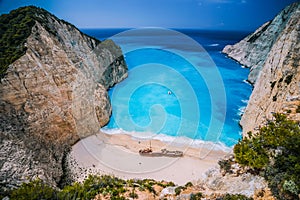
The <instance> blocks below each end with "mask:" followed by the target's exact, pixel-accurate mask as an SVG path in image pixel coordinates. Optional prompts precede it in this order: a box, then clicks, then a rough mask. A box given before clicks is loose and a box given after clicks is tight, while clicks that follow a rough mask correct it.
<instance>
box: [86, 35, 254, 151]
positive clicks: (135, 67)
mask: <svg viewBox="0 0 300 200" xmlns="http://www.w3.org/2000/svg"><path fill="white" fill-rule="evenodd" d="M83 31H84V32H85V33H87V34H89V35H92V36H94V37H96V38H98V39H100V40H103V39H106V38H109V37H112V38H111V39H113V40H114V41H115V42H116V43H117V44H118V45H120V46H121V48H122V50H123V52H124V53H125V59H126V63H127V65H128V68H129V76H128V78H127V79H126V80H124V81H123V82H121V83H119V84H117V85H116V86H115V87H114V88H112V89H111V90H110V91H109V95H110V98H111V101H112V107H113V113H112V117H111V120H110V122H109V124H108V125H107V126H106V127H105V128H104V131H106V132H108V133H119V132H120V130H122V131H123V130H124V131H127V132H128V133H129V134H133V135H135V136H136V137H139V136H140V137H154V136H155V138H160V139H162V140H172V138H176V137H177V138H186V139H193V140H194V143H195V144H196V143H197V142H200V143H201V142H203V141H206V142H214V143H221V144H224V145H225V146H227V147H231V146H232V145H234V144H235V143H236V142H237V141H238V139H239V138H241V129H240V127H239V124H238V122H239V120H240V117H241V114H242V110H243V108H244V107H245V106H246V104H247V100H248V98H249V95H250V93H251V86H250V85H249V84H247V83H246V82H245V81H244V80H245V79H246V78H247V75H248V73H249V71H248V69H245V68H243V67H242V66H240V65H239V64H237V63H236V62H235V61H233V60H231V59H228V58H227V57H226V56H225V55H223V54H222V53H221V50H222V49H223V48H224V46H225V45H227V44H233V43H235V42H237V41H239V40H241V39H242V38H243V37H244V36H246V35H247V33H244V32H226V31H203V30H176V31H178V32H173V31H168V30H162V31H160V30H156V29H154V30H152V29H151V30H138V31H133V32H130V31H129V32H125V33H122V31H125V30H122V29H88V30H83ZM120 32H121V34H120V35H117V36H116V35H115V34H117V33H120ZM193 42H195V43H193ZM200 45H202V47H203V48H202V47H200ZM198 46H199V47H198Z"/></svg>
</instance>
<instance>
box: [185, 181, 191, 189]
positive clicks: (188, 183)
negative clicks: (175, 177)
mask: <svg viewBox="0 0 300 200" xmlns="http://www.w3.org/2000/svg"><path fill="white" fill-rule="evenodd" d="M184 187H186V188H187V187H193V183H192V182H187V183H186V184H185V185H184Z"/></svg>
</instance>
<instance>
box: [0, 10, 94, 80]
mask: <svg viewBox="0 0 300 200" xmlns="http://www.w3.org/2000/svg"><path fill="white" fill-rule="evenodd" d="M49 17H52V18H53V19H56V20H59V19H58V18H57V17H55V16H54V15H52V14H50V13H49V12H47V11H46V10H44V9H42V8H37V7H35V6H26V7H21V8H18V9H16V10H13V11H11V12H10V13H9V14H3V15H1V16H0V80H1V79H2V78H3V77H4V76H5V75H6V71H7V69H8V66H9V65H10V64H12V63H13V62H14V61H16V60H17V59H19V58H20V57H21V56H23V55H24V54H25V53H26V50H27V47H26V45H25V43H26V40H27V38H28V37H29V36H30V34H31V33H32V27H33V26H34V25H35V23H36V21H37V22H39V23H40V24H41V25H42V26H43V27H44V28H45V29H46V30H47V31H48V32H49V33H50V34H52V35H54V36H56V35H57V33H56V32H55V29H54V28H53V24H52V22H49V21H47V20H48V19H47V18H49ZM61 21H63V20H61ZM63 23H65V24H68V25H69V26H71V27H73V28H74V29H76V28H75V27H74V26H73V25H72V24H70V23H67V22H65V21H63ZM82 34H83V33H82ZM93 39H95V38H93ZM95 42H96V45H97V44H99V43H100V41H99V40H97V39H95Z"/></svg>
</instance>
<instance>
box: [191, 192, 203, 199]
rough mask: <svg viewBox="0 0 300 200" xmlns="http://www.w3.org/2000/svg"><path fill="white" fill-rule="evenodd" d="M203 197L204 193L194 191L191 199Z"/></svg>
mask: <svg viewBox="0 0 300 200" xmlns="http://www.w3.org/2000/svg"><path fill="white" fill-rule="evenodd" d="M202 197H203V194H202V193H201V192H198V193H196V194H194V193H192V194H191V197H190V200H200V199H201V198H202Z"/></svg>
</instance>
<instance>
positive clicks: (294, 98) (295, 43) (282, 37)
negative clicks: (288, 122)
mask: <svg viewBox="0 0 300 200" xmlns="http://www.w3.org/2000/svg"><path fill="white" fill-rule="evenodd" d="M299 52H300V3H299V2H296V3H293V4H291V5H290V6H287V7H286V8H285V9H284V10H282V11H281V12H280V13H279V14H278V15H277V16H276V17H275V18H274V19H273V20H272V21H269V22H267V23H265V24H264V25H262V26H261V27H260V28H259V29H257V30H256V31H255V32H254V33H253V34H251V35H249V36H247V37H246V38H245V39H243V40H242V41H240V42H239V43H237V44H235V45H228V46H226V47H225V48H224V49H223V53H225V54H227V55H228V56H229V57H231V58H233V59H235V60H237V61H238V62H240V63H241V64H242V65H245V66H247V67H250V74H249V77H248V80H249V81H250V82H251V83H253V84H254V89H253V92H252V94H251V96H250V100H249V103H248V105H247V108H246V110H245V113H244V115H243V116H242V119H241V122H240V124H241V126H242V127H243V133H247V132H248V131H254V132H256V131H257V130H258V129H259V127H260V126H262V125H264V124H265V123H266V122H267V121H268V120H271V119H272V113H273V112H280V113H286V114H287V115H288V117H289V118H291V119H294V120H300V66H299V65H300V54H299Z"/></svg>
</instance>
